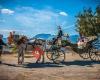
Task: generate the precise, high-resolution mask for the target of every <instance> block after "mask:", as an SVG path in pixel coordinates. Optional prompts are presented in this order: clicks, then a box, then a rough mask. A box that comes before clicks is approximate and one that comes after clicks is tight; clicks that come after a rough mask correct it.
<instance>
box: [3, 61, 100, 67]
mask: <svg viewBox="0 0 100 80" xmlns="http://www.w3.org/2000/svg"><path fill="white" fill-rule="evenodd" d="M95 64H100V62H98V61H95V62H94V61H82V60H75V61H68V62H63V63H61V64H55V63H52V62H46V63H29V62H28V63H27V62H26V63H25V64H23V65H17V64H9V63H2V65H7V66H12V67H23V68H45V67H58V68H59V67H64V66H72V65H77V66H87V67H93V65H95Z"/></svg>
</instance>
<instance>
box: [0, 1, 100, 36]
mask: <svg viewBox="0 0 100 80" xmlns="http://www.w3.org/2000/svg"><path fill="white" fill-rule="evenodd" d="M98 4H100V1H99V0H0V34H4V36H8V33H9V32H10V31H13V30H14V31H16V32H17V33H20V34H25V35H27V36H30V37H32V36H34V35H36V34H41V33H47V34H53V35H55V34H57V25H61V26H62V29H63V31H64V32H65V33H68V34H70V35H74V34H78V33H77V32H76V31H75V22H76V18H75V15H77V13H78V12H80V11H82V9H83V8H84V7H85V8H88V7H91V8H93V9H95V7H96V6H97V5H98Z"/></svg>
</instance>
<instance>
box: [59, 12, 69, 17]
mask: <svg viewBox="0 0 100 80" xmlns="http://www.w3.org/2000/svg"><path fill="white" fill-rule="evenodd" d="M59 14H60V15H62V16H68V14H67V13H66V12H59Z"/></svg>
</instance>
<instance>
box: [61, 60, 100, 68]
mask: <svg viewBox="0 0 100 80" xmlns="http://www.w3.org/2000/svg"><path fill="white" fill-rule="evenodd" d="M62 64H64V65H66V66H70V65H78V66H91V67H92V66H93V65H94V64H100V61H84V60H75V61H68V62H63V63H62Z"/></svg>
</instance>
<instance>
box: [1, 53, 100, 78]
mask: <svg viewBox="0 0 100 80" xmlns="http://www.w3.org/2000/svg"><path fill="white" fill-rule="evenodd" d="M2 60H3V63H2V64H0V80H100V62H92V61H91V60H83V59H82V58H80V57H79V55H77V54H71V53H69V54H66V61H65V63H63V64H59V65H58V64H53V63H52V61H49V60H47V59H46V62H45V64H40V63H39V64H35V58H33V56H32V55H31V54H29V55H26V56H25V63H24V65H18V64H17V57H16V55H15V54H14V55H7V54H6V55H2Z"/></svg>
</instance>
